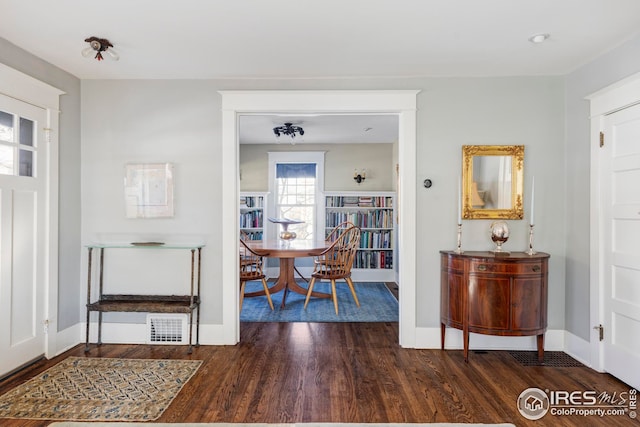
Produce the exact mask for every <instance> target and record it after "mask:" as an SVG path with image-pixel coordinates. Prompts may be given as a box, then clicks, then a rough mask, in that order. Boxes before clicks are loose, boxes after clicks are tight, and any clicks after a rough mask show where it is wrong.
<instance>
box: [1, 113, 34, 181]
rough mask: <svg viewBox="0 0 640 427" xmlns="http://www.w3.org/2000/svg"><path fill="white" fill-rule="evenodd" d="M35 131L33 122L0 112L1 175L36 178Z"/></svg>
mask: <svg viewBox="0 0 640 427" xmlns="http://www.w3.org/2000/svg"><path fill="white" fill-rule="evenodd" d="M35 129H36V127H35V122H34V121H33V120H30V119H28V118H26V117H20V116H18V115H16V114H13V113H11V112H8V111H0V174H2V175H18V176H26V177H32V176H34V170H35V168H34V166H35V161H36V141H35V139H36V138H35V132H34V131H35Z"/></svg>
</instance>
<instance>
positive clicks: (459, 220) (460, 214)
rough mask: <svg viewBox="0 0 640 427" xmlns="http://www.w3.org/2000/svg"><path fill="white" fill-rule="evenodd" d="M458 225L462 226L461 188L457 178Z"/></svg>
mask: <svg viewBox="0 0 640 427" xmlns="http://www.w3.org/2000/svg"><path fill="white" fill-rule="evenodd" d="M458 224H462V187H461V184H460V178H458Z"/></svg>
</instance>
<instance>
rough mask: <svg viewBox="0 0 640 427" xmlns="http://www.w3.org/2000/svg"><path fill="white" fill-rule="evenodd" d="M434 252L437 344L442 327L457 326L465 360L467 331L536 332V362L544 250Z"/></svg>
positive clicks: (542, 326)
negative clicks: (437, 292) (436, 254)
mask: <svg viewBox="0 0 640 427" xmlns="http://www.w3.org/2000/svg"><path fill="white" fill-rule="evenodd" d="M440 257H441V273H440V291H441V293H440V322H441V346H442V349H444V338H445V332H446V327H447V326H449V327H453V328H457V329H461V330H462V333H463V346H464V358H465V360H466V361H468V359H469V333H471V332H473V333H479V334H486V335H501V336H526V335H536V336H537V347H538V358H539V359H540V360H541V361H542V360H543V358H544V332H545V331H546V329H547V276H548V259H549V254H546V253H542V252H539V253H537V254H535V255H527V254H526V253H524V252H511V253H510V254H500V255H497V256H496V254H495V253H493V252H464V253H462V254H457V253H455V252H452V251H440Z"/></svg>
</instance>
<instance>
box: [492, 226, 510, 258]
mask: <svg viewBox="0 0 640 427" xmlns="http://www.w3.org/2000/svg"><path fill="white" fill-rule="evenodd" d="M491 240H492V241H493V242H494V243H495V244H496V248H495V249H494V250H493V251H492V252H493V253H496V254H508V253H509V252H507V251H505V250H503V249H502V245H503V244H504V243H505V242H506V241H507V240H509V226H508V225H507V223H506V222H504V221H494V222H492V223H491Z"/></svg>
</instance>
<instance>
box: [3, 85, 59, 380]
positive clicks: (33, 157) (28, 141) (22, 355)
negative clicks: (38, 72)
mask: <svg viewBox="0 0 640 427" xmlns="http://www.w3.org/2000/svg"><path fill="white" fill-rule="evenodd" d="M46 117H47V116H46V111H45V110H44V109H41V108H38V107H34V106H33V105H30V104H27V103H24V102H21V101H17V100H15V99H13V98H9V97H6V96H4V95H0V355H1V357H0V376H2V375H3V374H6V373H8V372H11V371H12V370H14V369H16V368H18V367H20V366H22V365H24V364H26V363H28V362H30V361H31V360H34V359H36V358H38V357H40V356H41V355H43V354H44V353H45V341H44V340H45V334H44V325H43V317H44V312H45V306H44V301H45V293H46V287H45V286H46V278H45V271H46V270H45V267H46V264H45V262H46V260H45V244H46V243H47V242H46V240H47V238H46V237H47V232H46V222H45V218H46V206H47V205H46V203H47V200H46V197H45V196H46V189H47V187H46V184H47V170H46V167H47V148H48V147H47V144H46V142H45V137H44V127H45V126H46Z"/></svg>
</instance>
